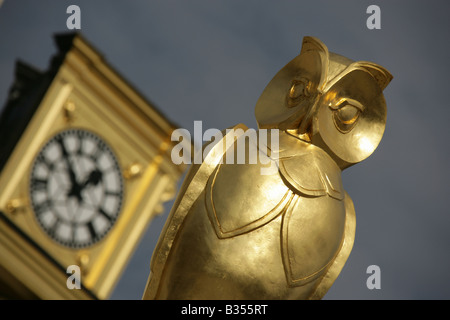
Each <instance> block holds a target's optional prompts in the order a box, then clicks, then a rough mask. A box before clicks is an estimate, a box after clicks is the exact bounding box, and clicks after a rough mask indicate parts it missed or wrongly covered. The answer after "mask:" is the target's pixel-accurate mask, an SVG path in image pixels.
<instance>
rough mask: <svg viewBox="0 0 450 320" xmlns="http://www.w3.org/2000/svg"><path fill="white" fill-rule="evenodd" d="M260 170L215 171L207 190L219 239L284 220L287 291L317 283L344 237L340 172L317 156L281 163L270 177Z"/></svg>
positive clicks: (231, 166) (229, 167) (246, 166)
mask: <svg viewBox="0 0 450 320" xmlns="http://www.w3.org/2000/svg"><path fill="white" fill-rule="evenodd" d="M330 161H332V160H331V159H330ZM260 166H261V165H259V164H227V165H219V166H218V167H217V168H216V170H215V171H214V172H213V174H212V175H211V176H210V178H209V180H208V183H207V185H206V190H205V206H206V209H207V213H208V217H209V220H210V221H211V224H212V226H213V228H214V230H215V232H216V235H217V237H218V238H220V239H229V238H233V237H240V236H245V235H246V234H248V233H251V232H252V231H254V230H256V229H260V228H263V227H264V225H266V224H268V223H270V222H271V221H273V220H274V219H275V218H277V217H279V216H280V215H282V220H281V221H282V222H281V224H282V226H281V234H280V238H279V241H280V248H281V250H280V251H281V255H282V261H283V265H284V269H285V273H286V279H287V282H288V285H289V286H300V285H303V284H305V283H308V282H310V281H313V280H314V279H316V278H318V277H320V276H321V275H323V273H324V272H325V271H326V269H327V266H328V265H329V264H330V263H331V262H332V261H333V259H334V257H335V256H336V254H337V252H338V251H339V249H340V246H341V242H342V239H343V235H344V227H345V208H344V203H343V201H342V199H343V198H344V191H343V189H342V183H341V179H340V170H339V168H337V166H336V167H334V166H333V165H330V164H329V163H328V162H327V159H325V161H324V159H322V158H321V155H319V156H318V155H317V154H314V153H304V154H302V155H300V156H293V157H287V158H280V159H279V169H280V170H279V171H278V172H274V173H273V174H271V175H261V174H260V169H261V168H260ZM249 182H250V183H249ZM223 195H227V196H226V197H224V196H223ZM229 199H233V201H229Z"/></svg>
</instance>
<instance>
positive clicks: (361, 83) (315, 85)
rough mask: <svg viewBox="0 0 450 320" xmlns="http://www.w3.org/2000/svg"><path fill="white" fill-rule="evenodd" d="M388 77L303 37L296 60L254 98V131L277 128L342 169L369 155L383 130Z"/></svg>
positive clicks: (374, 66)
mask: <svg viewBox="0 0 450 320" xmlns="http://www.w3.org/2000/svg"><path fill="white" fill-rule="evenodd" d="M391 80H392V75H391V74H390V73H389V72H388V71H387V70H386V69H384V68H383V67H381V66H379V65H377V64H374V63H372V62H366V61H358V62H355V61H352V60H350V59H347V58H345V57H343V56H340V55H338V54H335V53H332V52H329V51H328V49H327V47H326V46H325V45H324V44H323V43H322V42H321V41H320V40H319V39H317V38H313V37H305V38H304V39H303V44H302V49H301V52H300V54H299V55H298V56H297V57H295V58H294V59H293V60H292V61H291V62H289V63H288V64H287V65H286V66H285V67H284V68H283V69H281V70H280V71H279V72H278V73H277V74H276V75H275V77H274V78H273V79H272V80H271V81H270V83H269V84H268V85H267V87H266V88H265V89H264V91H263V93H262V94H261V97H260V98H259V100H258V102H257V104H256V108H255V115H256V120H257V122H258V126H259V128H260V129H270V128H278V129H280V130H283V131H286V132H288V133H289V134H292V135H295V136H297V137H299V138H300V139H303V140H305V141H308V142H310V143H312V144H314V145H316V146H318V147H320V148H322V149H323V150H325V151H326V152H327V153H328V154H329V155H330V156H331V157H332V158H333V159H334V160H335V161H336V163H337V164H338V165H339V166H340V168H341V169H345V168H347V167H349V166H351V165H353V164H355V163H358V162H360V161H362V160H364V159H366V158H367V157H368V156H370V155H371V154H372V152H373V151H374V150H375V149H376V148H377V146H378V144H379V143H380V141H381V138H382V136H383V133H384V128H385V126H386V102H385V100H384V96H383V90H384V88H385V87H386V86H387V85H388V84H389V82H390V81H391Z"/></svg>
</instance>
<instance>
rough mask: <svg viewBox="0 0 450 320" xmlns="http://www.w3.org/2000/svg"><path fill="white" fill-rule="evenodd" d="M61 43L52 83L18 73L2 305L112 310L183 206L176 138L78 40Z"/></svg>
mask: <svg viewBox="0 0 450 320" xmlns="http://www.w3.org/2000/svg"><path fill="white" fill-rule="evenodd" d="M55 42H56V45H57V47H58V53H57V54H56V55H55V56H54V57H53V59H52V61H51V63H50V66H49V69H48V70H47V71H45V72H41V71H38V70H36V69H35V68H33V67H31V66H29V65H27V64H26V63H23V62H17V64H16V75H15V76H16V78H15V81H14V84H13V85H12V87H11V90H10V93H9V97H8V100H7V102H6V106H5V107H4V109H3V112H2V115H1V118H0V296H1V297H3V298H16V299H17V298H19V299H20V298H26V299H29V298H38V299H106V298H108V297H109V295H110V293H111V291H112V289H113V288H114V285H115V284H116V282H117V280H118V279H119V277H120V274H121V272H122V271H123V269H124V268H125V266H126V264H127V262H128V260H129V259H130V257H131V255H132V253H133V250H134V249H135V247H136V245H137V243H138V242H139V240H140V238H141V236H142V235H143V233H144V232H145V230H146V227H147V226H148V224H149V223H150V222H151V220H152V218H153V217H154V216H155V214H158V213H160V212H161V211H162V205H161V203H162V202H164V201H167V200H169V199H171V198H172V197H173V196H174V194H175V190H176V184H177V182H178V179H179V178H180V176H181V175H182V173H183V171H184V169H185V168H184V167H183V166H179V165H175V164H173V162H172V161H171V158H170V154H171V148H172V142H171V139H170V138H171V133H172V131H173V130H174V129H176V128H177V126H176V125H175V124H174V123H172V122H170V121H169V120H168V119H167V118H166V117H165V116H164V115H163V114H162V113H161V112H159V111H158V110H157V109H156V108H155V107H154V105H153V104H152V103H150V102H149V101H147V100H146V99H145V98H143V96H142V95H140V94H139V93H138V92H137V91H136V90H135V89H133V88H132V87H131V86H130V85H129V84H128V83H127V82H126V81H125V80H124V78H123V77H121V76H120V75H119V74H118V73H117V72H116V71H115V70H114V69H113V68H112V67H111V66H110V65H109V64H108V63H107V62H106V61H105V59H104V58H103V57H102V56H101V55H100V54H99V53H98V52H97V50H96V49H95V48H94V47H93V46H92V45H90V44H89V43H88V42H87V41H86V39H84V38H83V37H82V36H81V35H80V34H78V33H71V34H62V35H56V36H55ZM69 266H77V267H78V268H77V270H80V274H78V275H77V276H78V277H79V280H80V284H81V286H80V289H72V288H71V286H69V285H68V284H67V281H68V278H69V277H70V276H71V273H68V272H67V270H68V268H69Z"/></svg>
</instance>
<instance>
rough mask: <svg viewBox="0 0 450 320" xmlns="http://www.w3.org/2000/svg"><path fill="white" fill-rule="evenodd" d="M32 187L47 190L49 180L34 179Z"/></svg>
mask: <svg viewBox="0 0 450 320" xmlns="http://www.w3.org/2000/svg"><path fill="white" fill-rule="evenodd" d="M31 185H32V186H33V188H34V189H36V190H40V191H45V190H47V180H43V179H38V178H32V180H31Z"/></svg>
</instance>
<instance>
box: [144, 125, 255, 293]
mask: <svg viewBox="0 0 450 320" xmlns="http://www.w3.org/2000/svg"><path fill="white" fill-rule="evenodd" d="M229 129H230V128H229ZM229 129H226V130H223V131H222V137H223V138H222V141H226V140H227V139H237V138H238V137H239V132H244V131H246V130H247V129H248V127H247V126H245V125H243V124H238V125H236V126H234V127H233V128H231V129H232V130H229ZM237 129H242V130H237ZM214 142H215V141H214ZM228 145H230V144H227V143H223V144H222V143H217V144H215V145H214V146H213V147H212V148H210V150H209V152H208V154H207V155H205V157H204V161H203V162H202V163H201V164H192V165H191V168H190V169H189V171H188V173H187V175H186V178H185V179H184V182H183V184H182V186H181V189H180V191H179V193H178V196H177V198H176V200H175V203H174V205H173V207H172V210H171V211H170V213H169V216H168V218H167V221H166V224H165V225H164V228H163V230H162V231H161V236H160V238H159V240H158V243H157V244H156V247H155V250H154V253H153V256H152V259H151V262H150V276H149V278H148V281H147V286H146V288H145V291H144V295H143V299H155V298H156V295H157V293H158V288H159V280H160V278H161V275H162V272H163V270H164V266H165V263H166V260H167V257H168V256H169V252H170V250H171V247H172V244H173V241H174V239H175V236H176V234H177V232H178V229H179V227H180V226H181V224H182V222H183V220H184V218H185V217H186V215H187V213H188V212H189V210H190V208H191V207H192V205H193V203H194V202H195V201H196V200H197V198H198V197H199V196H200V194H201V193H202V192H203V190H204V189H205V187H206V184H207V182H208V179H209V177H210V176H211V175H212V173H213V172H214V170H215V169H216V167H217V166H218V165H219V163H220V161H221V159H222V157H223V155H224V154H225V151H226V147H227V146H228ZM231 145H232V144H231ZM207 146H208V144H205V145H204V146H203V151H204V150H205V149H206V147H207Z"/></svg>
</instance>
